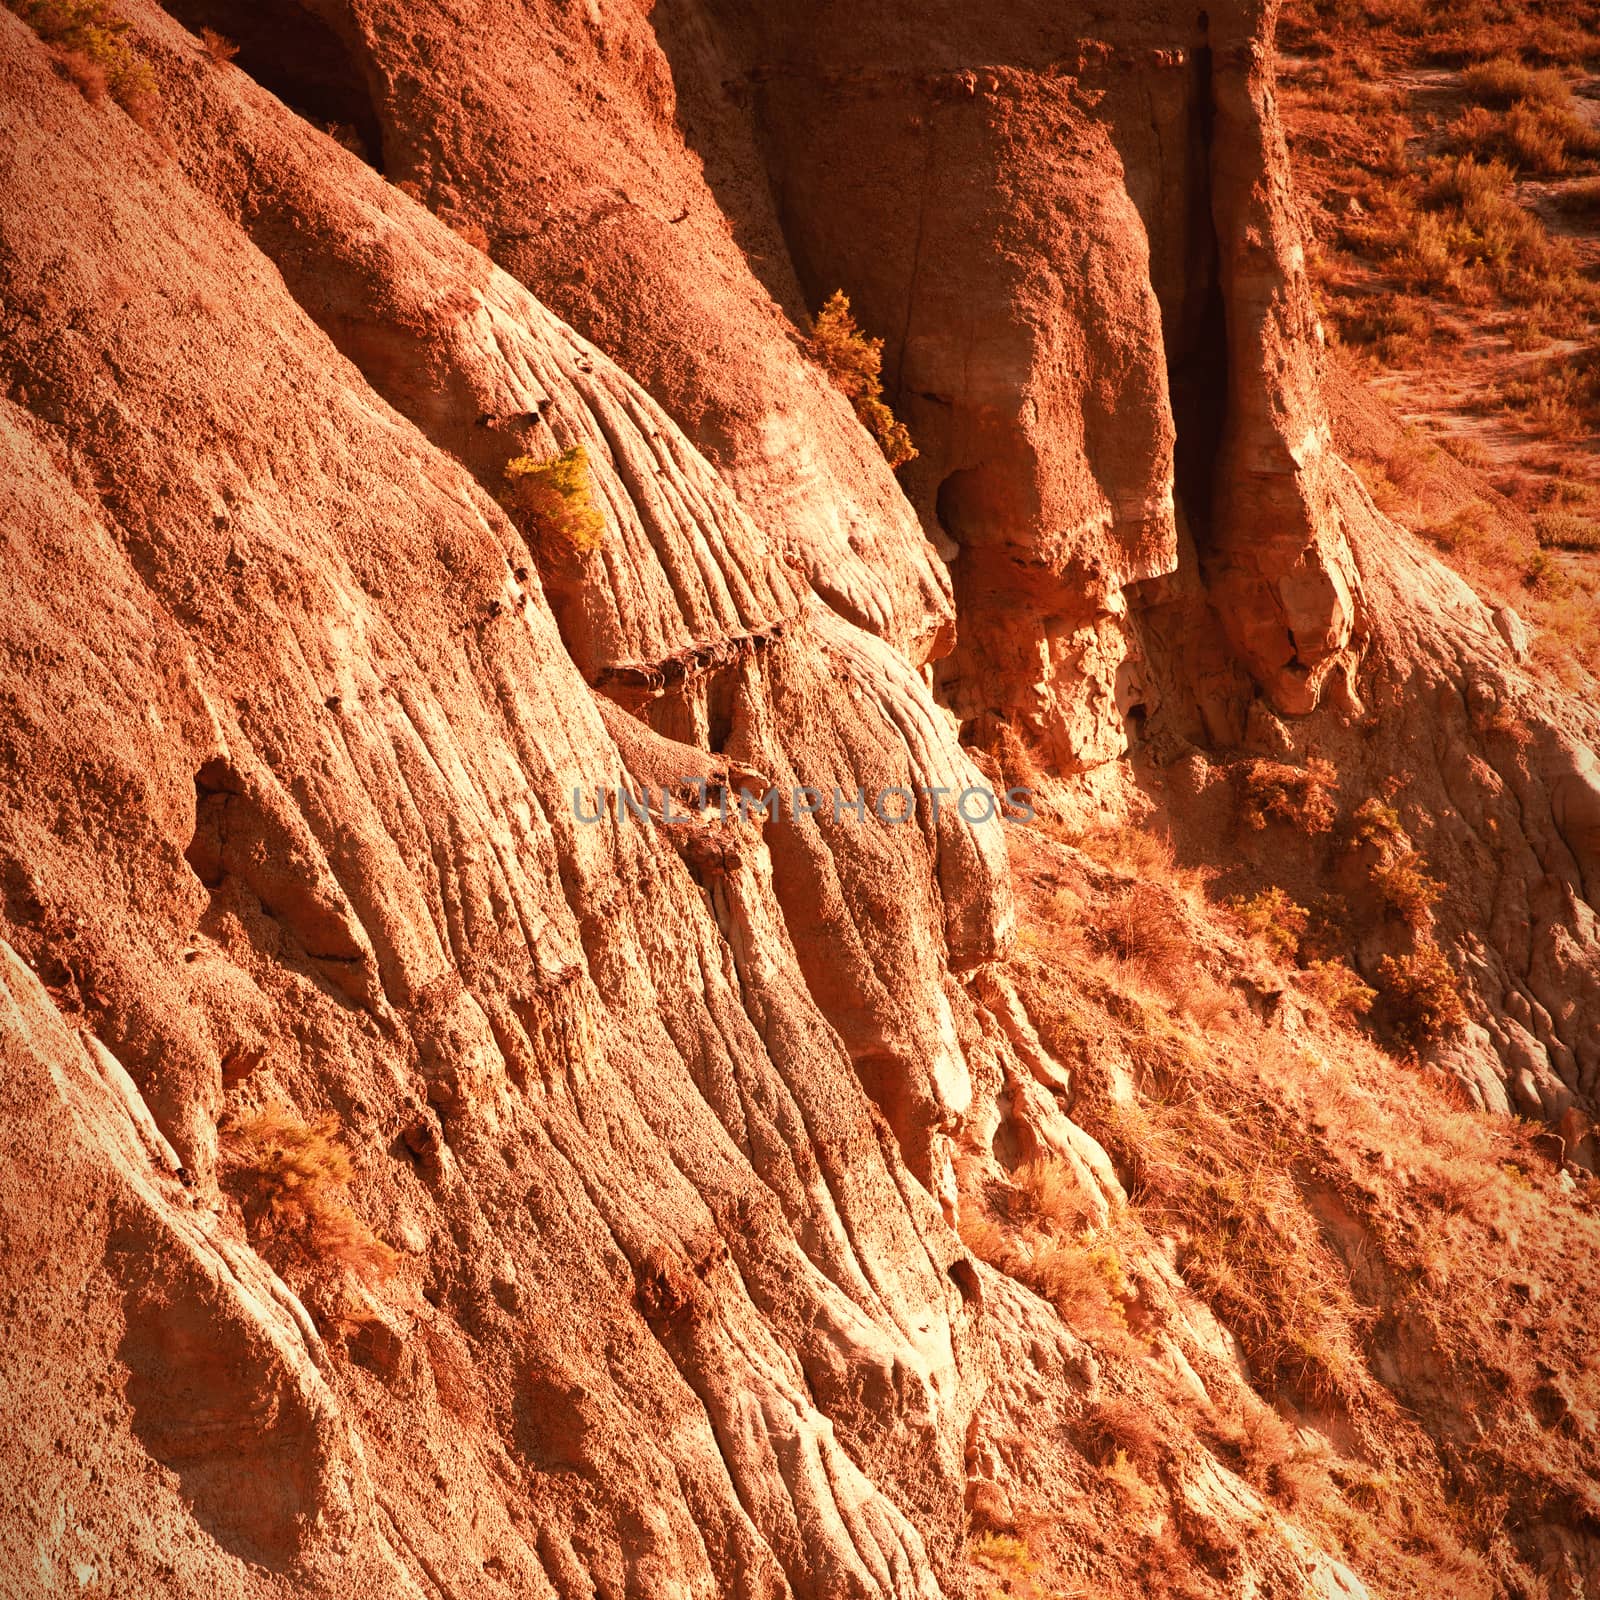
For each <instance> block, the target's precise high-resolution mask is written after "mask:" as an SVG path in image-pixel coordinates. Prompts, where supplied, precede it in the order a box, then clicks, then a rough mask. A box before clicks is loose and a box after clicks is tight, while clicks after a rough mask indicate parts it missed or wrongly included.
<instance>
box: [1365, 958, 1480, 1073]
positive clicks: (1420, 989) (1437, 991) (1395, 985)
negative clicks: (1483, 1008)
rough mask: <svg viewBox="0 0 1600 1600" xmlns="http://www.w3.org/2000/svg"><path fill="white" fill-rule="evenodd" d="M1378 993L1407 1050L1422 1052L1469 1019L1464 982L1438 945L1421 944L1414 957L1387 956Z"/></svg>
mask: <svg viewBox="0 0 1600 1600" xmlns="http://www.w3.org/2000/svg"><path fill="white" fill-rule="evenodd" d="M1378 993H1379V994H1380V995H1381V996H1382V997H1383V1007H1384V1013H1385V1015H1386V1016H1387V1018H1388V1021H1389V1025H1390V1027H1391V1028H1393V1030H1394V1034H1395V1037H1396V1038H1397V1039H1398V1040H1399V1041H1400V1043H1401V1044H1402V1045H1404V1046H1405V1048H1406V1049H1408V1050H1413V1051H1415V1050H1420V1049H1422V1048H1423V1046H1425V1045H1428V1044H1431V1043H1433V1041H1434V1040H1435V1039H1439V1038H1442V1037H1443V1036H1444V1035H1445V1034H1447V1033H1449V1032H1451V1031H1452V1030H1453V1029H1455V1028H1458V1027H1460V1026H1461V1024H1462V1023H1463V1022H1465V1021H1466V1018H1467V1008H1466V1006H1465V1005H1464V1004H1463V1002H1462V999H1461V980H1460V979H1459V978H1457V977H1456V975H1455V972H1454V971H1453V970H1452V968H1451V966H1450V963H1449V962H1448V961H1446V960H1445V957H1444V952H1443V951H1442V950H1440V949H1439V947H1438V946H1437V945H1436V944H1432V943H1426V944H1420V945H1418V947H1417V949H1416V951H1415V952H1414V953H1413V954H1411V955H1404V956H1385V957H1384V958H1383V960H1382V961H1380V962H1379V963H1378Z"/></svg>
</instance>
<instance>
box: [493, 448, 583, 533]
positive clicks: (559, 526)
mask: <svg viewBox="0 0 1600 1600" xmlns="http://www.w3.org/2000/svg"><path fill="white" fill-rule="evenodd" d="M502 470H503V472H504V476H505V480H506V487H505V490H504V491H503V493H502V496H501V498H502V501H503V503H504V504H505V505H506V507H507V508H508V509H509V510H511V511H513V512H515V513H519V514H520V516H521V518H522V519H523V520H524V522H525V523H526V524H527V525H528V526H529V528H530V529H531V531H532V532H533V533H534V534H536V535H538V536H541V537H542V538H544V539H545V540H547V541H550V542H553V543H554V544H556V545H557V546H559V547H560V548H563V549H565V550H569V551H573V552H576V553H580V554H581V553H582V552H585V551H589V550H598V549H599V548H600V545H601V544H602V543H603V542H604V540H605V535H606V522H605V518H604V517H603V516H602V515H601V513H600V510H599V508H598V507H597V506H596V505H595V503H594V500H593V497H592V495H591V491H590V486H589V456H588V452H587V451H586V450H585V449H584V447H583V446H582V445H581V444H575V445H573V446H572V447H571V448H570V449H568V450H563V451H562V452H561V454H560V455H558V456H551V457H549V458H548V459H546V460H542V461H541V460H538V459H537V458H535V457H533V456H516V457H514V458H513V459H512V460H510V461H508V462H507V463H506V464H505V467H504V468H503V469H502Z"/></svg>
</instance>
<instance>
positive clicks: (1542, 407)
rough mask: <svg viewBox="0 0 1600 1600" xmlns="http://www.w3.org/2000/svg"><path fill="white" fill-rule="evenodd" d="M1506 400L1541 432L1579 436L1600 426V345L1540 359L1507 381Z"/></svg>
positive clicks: (1574, 437) (1567, 437)
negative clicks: (1517, 377)
mask: <svg viewBox="0 0 1600 1600" xmlns="http://www.w3.org/2000/svg"><path fill="white" fill-rule="evenodd" d="M1503 394H1504V398H1505V403H1506V404H1507V405H1508V406H1509V407H1510V408H1511V409H1512V410H1514V411H1516V412H1518V413H1520V414H1521V416H1522V418H1523V419H1524V420H1525V421H1526V422H1527V423H1528V424H1529V425H1530V426H1531V427H1533V428H1536V429H1537V430H1538V431H1539V432H1541V433H1545V434H1549V435H1551V436H1553V437H1555V438H1561V439H1576V438H1580V437H1581V436H1582V435H1584V434H1587V433H1594V432H1596V431H1597V430H1600V345H1590V347H1589V348H1588V349H1586V350H1581V351H1579V352H1577V353H1576V354H1574V355H1570V356H1561V357H1557V358H1555V359H1553V360H1550V361H1546V362H1543V363H1541V364H1540V365H1539V366H1538V367H1537V368H1536V369H1535V370H1534V372H1533V373H1532V375H1531V376H1530V377H1528V378H1526V379H1522V380H1517V381H1514V382H1511V383H1508V384H1506V386H1505V388H1504V391H1503Z"/></svg>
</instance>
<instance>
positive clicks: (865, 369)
mask: <svg viewBox="0 0 1600 1600" xmlns="http://www.w3.org/2000/svg"><path fill="white" fill-rule="evenodd" d="M811 348H812V351H813V352H814V353H815V355H816V358H817V360H818V361H820V362H821V363H822V366H823V369H824V370H825V371H826V372H827V374H828V376H829V378H830V379H832V381H833V386H834V387H835V388H836V389H837V390H838V391H839V392H840V393H841V394H842V395H843V396H844V397H845V399H847V400H848V401H849V402H850V404H851V405H852V406H854V407H855V413H856V415H857V416H858V417H859V418H860V419H861V421H862V422H863V423H864V424H865V425H866V428H867V431H868V432H869V433H871V435H872V437H873V438H874V439H876V440H877V441H878V448H879V449H880V450H882V451H883V457H884V460H885V461H887V462H888V463H889V465H890V466H891V467H902V466H904V465H905V464H906V462H908V461H910V460H912V459H913V458H914V457H915V456H916V453H917V451H916V447H915V446H914V445H913V444H912V443H911V435H910V434H909V433H908V432H907V431H906V426H905V424H904V423H903V422H898V421H896V420H895V415H894V413H893V412H892V411H891V410H890V409H889V408H888V406H886V405H885V404H884V403H883V377H882V374H883V340H882V339H869V338H868V337H867V335H866V334H864V333H863V332H862V331H861V329H860V328H859V327H857V326H856V319H855V318H854V316H852V315H851V312H850V302H849V300H848V299H846V297H845V293H844V290H843V289H835V290H834V291H833V293H832V294H831V295H829V296H828V298H827V300H826V301H825V302H824V303H823V307H822V309H821V310H820V311H819V312H818V313H817V316H816V321H815V322H814V323H813V324H812V330H811Z"/></svg>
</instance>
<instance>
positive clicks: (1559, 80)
mask: <svg viewBox="0 0 1600 1600" xmlns="http://www.w3.org/2000/svg"><path fill="white" fill-rule="evenodd" d="M1461 87H1462V88H1463V89H1465V90H1466V92H1467V93H1468V94H1469V95H1471V96H1472V98H1473V99H1474V100H1476V101H1477V102H1478V103H1479V104H1480V105H1486V106H1509V105H1513V104H1515V103H1516V102H1517V101H1518V100H1526V101H1528V102H1529V103H1530V104H1536V105H1558V106H1565V105H1570V104H1571V102H1572V91H1571V90H1570V89H1569V88H1568V87H1567V80H1566V79H1565V78H1564V77H1562V75H1561V74H1560V73H1559V72H1557V71H1555V70H1553V69H1552V68H1549V67H1545V68H1543V69H1540V68H1536V67H1530V66H1528V65H1527V63H1526V62H1522V61H1516V60H1513V59H1512V58H1511V57H1510V56H1496V57H1495V58H1494V59H1493V60H1491V61H1477V62H1474V63H1473V64H1472V65H1471V66H1470V67H1468V68H1467V69H1466V70H1465V71H1464V72H1463V73H1462V74H1461Z"/></svg>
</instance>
